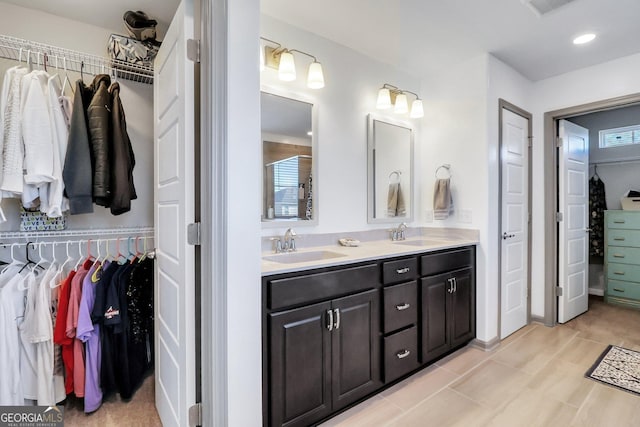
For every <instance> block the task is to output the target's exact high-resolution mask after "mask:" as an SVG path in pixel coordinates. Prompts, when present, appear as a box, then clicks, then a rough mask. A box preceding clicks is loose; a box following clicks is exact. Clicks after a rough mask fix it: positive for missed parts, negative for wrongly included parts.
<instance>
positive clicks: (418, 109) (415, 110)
mask: <svg viewBox="0 0 640 427" xmlns="http://www.w3.org/2000/svg"><path fill="white" fill-rule="evenodd" d="M409 117H411V118H412V119H419V118H420V117H424V108H422V100H421V99H416V100H415V101H413V103H412V104H411V113H409Z"/></svg>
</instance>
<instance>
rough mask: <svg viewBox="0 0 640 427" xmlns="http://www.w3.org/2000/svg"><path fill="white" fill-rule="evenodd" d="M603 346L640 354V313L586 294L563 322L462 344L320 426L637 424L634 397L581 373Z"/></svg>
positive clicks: (639, 401) (638, 405)
mask: <svg viewBox="0 0 640 427" xmlns="http://www.w3.org/2000/svg"><path fill="white" fill-rule="evenodd" d="M609 344H616V345H621V346H624V347H627V348H631V349H634V350H638V351H640V311H638V310H632V309H626V308H622V307H615V306H611V305H607V304H604V302H603V301H602V298H597V297H595V298H591V299H590V301H589V311H588V312H587V313H585V314H583V315H582V316H579V317H578V318H576V319H574V320H572V321H571V322H569V323H567V324H565V325H560V326H557V327H555V328H547V327H545V326H543V325H539V324H533V325H529V326H527V327H525V328H523V329H521V330H519V331H518V332H516V333H515V334H513V335H512V336H510V337H508V338H507V339H506V340H504V341H502V343H501V345H500V346H499V347H498V348H497V349H496V350H494V351H492V352H484V351H481V350H478V349H476V348H472V347H465V348H463V349H461V350H459V351H457V352H456V353H454V354H451V355H449V356H448V357H446V358H445V359H442V360H440V361H438V362H437V363H436V364H434V365H431V366H430V367H428V368H426V369H424V370H423V371H421V372H419V373H418V374H416V375H413V376H412V377H411V378H408V379H406V380H405V381H403V382H401V383H399V384H397V385H395V386H393V387H392V388H389V389H387V390H385V391H383V392H382V393H380V394H378V395H376V396H375V397H373V398H371V399H369V400H367V401H366V402H364V403H362V404H360V405H358V406H356V407H354V408H351V409H350V410H348V411H346V412H344V413H342V414H340V415H338V416H336V417H334V418H332V419H330V420H329V421H327V422H325V423H323V424H321V426H322V427H333V426H341V427H356V426H358V427H359V426H363V427H364V426H367V427H370V426H399V427H400V426H402V427H411V426H420V427H429V426H437V427H443V426H464V427H475V426H496V427H516V426H523V427H524V426H526V427H534V426H540V427H551V426H559V427H566V426H575V427H583V426H594V427H595V426H603V427H604V426H606V427H609V426H616V427H623V426H640V396H637V395H634V394H631V393H627V392H624V391H621V390H618V389H615V388H612V387H609V386H605V385H602V384H600V383H597V382H595V381H593V380H588V379H586V378H585V377H584V373H585V372H586V371H587V369H589V367H590V366H591V365H592V364H593V363H594V362H595V361H596V359H597V358H598V356H599V355H600V354H601V353H602V352H603V351H604V349H605V348H606V347H607V345H609Z"/></svg>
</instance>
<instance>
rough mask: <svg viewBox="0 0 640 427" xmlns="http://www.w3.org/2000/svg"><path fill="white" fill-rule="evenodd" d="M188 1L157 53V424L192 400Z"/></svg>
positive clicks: (181, 412) (168, 422) (169, 421)
mask: <svg viewBox="0 0 640 427" xmlns="http://www.w3.org/2000/svg"><path fill="white" fill-rule="evenodd" d="M193 31H194V26H193V1H192V0H191V1H189V0H184V1H183V2H182V3H181V4H180V6H179V7H178V10H177V12H176V15H175V17H174V19H173V22H172V23H171V26H170V27H169V30H168V31H167V34H166V36H165V37H164V40H163V42H162V47H161V48H160V51H159V52H158V55H157V57H156V60H155V64H154V68H155V76H154V140H155V141H154V192H155V194H154V196H155V197H154V199H155V208H154V221H155V243H156V254H157V257H156V291H155V307H156V308H155V310H156V317H155V328H156V341H155V346H156V347H155V353H156V354H155V356H156V360H155V369H156V374H155V378H156V407H157V409H158V413H159V414H160V419H161V420H162V424H163V425H164V426H165V427H167V426H186V425H189V422H188V416H187V414H188V409H189V406H191V405H193V404H194V403H195V369H194V366H195V362H196V358H195V317H194V311H195V297H194V295H195V251H194V247H193V246H189V245H188V244H187V240H186V232H187V225H188V224H189V223H191V222H193V221H194V201H195V200H194V197H195V188H194V180H195V178H194V172H193V170H194V114H195V113H194V105H193V104H194V101H193V98H194V97H193V94H194V65H193V63H192V62H191V61H189V60H188V59H187V55H186V42H187V39H189V38H193Z"/></svg>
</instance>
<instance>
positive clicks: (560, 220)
mask: <svg viewBox="0 0 640 427" xmlns="http://www.w3.org/2000/svg"><path fill="white" fill-rule="evenodd" d="M562 219H563V216H562V212H556V222H562Z"/></svg>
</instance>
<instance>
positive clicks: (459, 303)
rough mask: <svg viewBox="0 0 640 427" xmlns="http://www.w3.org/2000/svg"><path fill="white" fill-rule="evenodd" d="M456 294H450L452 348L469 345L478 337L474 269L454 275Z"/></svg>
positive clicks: (460, 271) (467, 269) (457, 272)
mask: <svg viewBox="0 0 640 427" xmlns="http://www.w3.org/2000/svg"><path fill="white" fill-rule="evenodd" d="M452 277H453V278H454V280H455V285H454V292H452V293H451V294H450V301H451V310H450V318H449V323H450V328H451V330H450V332H451V339H450V341H451V347H457V346H459V345H461V344H465V343H467V342H468V341H469V340H471V339H473V338H475V336H476V298H475V286H474V277H473V269H472V268H466V269H464V270H459V271H456V272H454V273H452Z"/></svg>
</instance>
